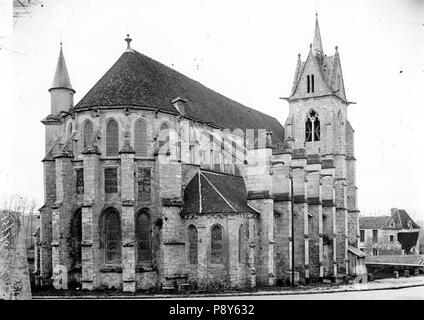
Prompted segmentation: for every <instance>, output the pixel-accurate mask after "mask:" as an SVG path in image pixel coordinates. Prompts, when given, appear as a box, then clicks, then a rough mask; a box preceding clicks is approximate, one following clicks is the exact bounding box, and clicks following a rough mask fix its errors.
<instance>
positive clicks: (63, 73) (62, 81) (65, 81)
mask: <svg viewBox="0 0 424 320" xmlns="http://www.w3.org/2000/svg"><path fill="white" fill-rule="evenodd" d="M57 88H65V89H70V90H73V91H74V92H75V90H74V89H72V85H71V79H70V78H69V74H68V69H67V68H66V62H65V57H64V56H63V50H62V44H61V45H60V52H59V59H58V60H57V65H56V72H55V74H54V78H53V83H52V87H51V88H50V90H51V89H57Z"/></svg>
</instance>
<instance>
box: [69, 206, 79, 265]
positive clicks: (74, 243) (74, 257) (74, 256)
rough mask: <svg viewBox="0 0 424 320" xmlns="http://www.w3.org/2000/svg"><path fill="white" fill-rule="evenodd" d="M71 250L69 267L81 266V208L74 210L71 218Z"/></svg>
mask: <svg viewBox="0 0 424 320" xmlns="http://www.w3.org/2000/svg"><path fill="white" fill-rule="evenodd" d="M70 233H71V234H70V235H71V237H70V239H71V250H70V254H69V255H70V259H71V267H72V268H75V267H79V266H81V261H82V251H81V242H82V219H81V208H79V209H78V210H76V211H75V212H74V215H73V216H72V220H71V232H70Z"/></svg>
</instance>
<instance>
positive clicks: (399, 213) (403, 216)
mask: <svg viewBox="0 0 424 320" xmlns="http://www.w3.org/2000/svg"><path fill="white" fill-rule="evenodd" d="M390 218H391V219H390V220H388V221H387V222H386V226H385V227H386V228H394V229H409V226H408V221H411V227H412V229H419V228H420V226H419V225H417V224H416V223H415V221H414V220H412V218H411V216H410V215H409V214H408V213H407V212H406V210H404V209H397V208H393V209H392V216H391V217H390ZM391 221H393V222H394V226H393V227H392V226H391V225H390V224H389V222H391Z"/></svg>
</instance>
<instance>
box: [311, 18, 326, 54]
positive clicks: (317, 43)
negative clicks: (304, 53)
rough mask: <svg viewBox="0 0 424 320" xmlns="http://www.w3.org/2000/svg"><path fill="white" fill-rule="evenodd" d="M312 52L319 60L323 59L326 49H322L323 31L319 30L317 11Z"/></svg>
mask: <svg viewBox="0 0 424 320" xmlns="http://www.w3.org/2000/svg"><path fill="white" fill-rule="evenodd" d="M312 52H313V54H314V56H315V57H317V58H318V60H321V59H322V58H323V57H324V50H323V49H322V41H321V32H320V31H319V24H318V12H316V13H315V32H314V42H313V44H312Z"/></svg>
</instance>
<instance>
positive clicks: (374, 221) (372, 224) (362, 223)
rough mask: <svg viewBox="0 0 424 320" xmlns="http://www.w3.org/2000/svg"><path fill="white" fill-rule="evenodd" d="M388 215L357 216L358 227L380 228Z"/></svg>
mask: <svg viewBox="0 0 424 320" xmlns="http://www.w3.org/2000/svg"><path fill="white" fill-rule="evenodd" d="M389 218H390V217H389V216H378V217H359V229H382V228H384V226H385V224H386V221H387V220H388V219H389Z"/></svg>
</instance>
